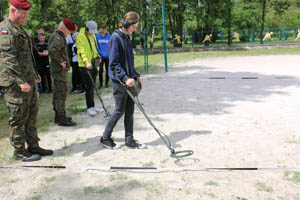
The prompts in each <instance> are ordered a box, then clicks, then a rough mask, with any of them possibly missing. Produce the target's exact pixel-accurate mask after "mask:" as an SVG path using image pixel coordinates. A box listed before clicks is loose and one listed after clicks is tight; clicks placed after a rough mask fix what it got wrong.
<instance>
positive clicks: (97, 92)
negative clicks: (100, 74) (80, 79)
mask: <svg viewBox="0 0 300 200" xmlns="http://www.w3.org/2000/svg"><path fill="white" fill-rule="evenodd" d="M87 73H88V76H89V77H90V79H91V81H92V84H93V87H94V89H95V90H96V94H97V96H98V98H99V100H100V103H101V104H102V108H103V110H104V112H105V116H104V117H109V116H110V113H109V112H108V110H107V109H106V108H105V106H104V103H103V100H102V99H101V97H100V93H99V91H98V89H97V87H96V85H95V82H94V80H93V77H92V75H91V73H90V71H89V70H87Z"/></svg>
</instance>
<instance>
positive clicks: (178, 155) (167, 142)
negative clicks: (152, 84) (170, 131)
mask: <svg viewBox="0 0 300 200" xmlns="http://www.w3.org/2000/svg"><path fill="white" fill-rule="evenodd" d="M115 77H117V76H115ZM117 79H118V80H119V82H120V83H121V85H122V86H123V88H124V89H125V90H126V92H127V94H128V95H129V96H130V98H131V99H132V100H133V101H134V102H135V104H136V105H137V107H138V109H139V110H140V111H141V112H142V113H143V115H144V117H145V118H146V119H147V121H148V123H149V124H150V125H151V126H152V128H153V129H154V130H155V131H156V133H157V134H158V135H159V137H160V138H161V139H162V141H163V142H164V143H165V145H166V146H167V147H168V149H169V150H170V151H171V155H170V156H171V157H172V158H183V157H186V156H190V155H192V154H193V153H194V152H193V151H191V150H184V151H178V152H176V151H175V150H174V148H173V147H172V145H171V142H170V140H169V139H168V137H167V136H166V135H165V137H164V136H163V135H162V133H161V131H160V130H159V129H158V128H156V126H155V125H154V124H153V122H152V121H151V119H150V118H149V117H148V115H147V114H146V112H145V110H144V108H143V107H142V105H141V104H140V102H139V100H138V97H135V96H134V95H133V94H132V93H131V92H130V90H129V89H128V87H127V85H125V84H124V83H123V82H122V81H121V80H120V79H119V78H118V77H117Z"/></svg>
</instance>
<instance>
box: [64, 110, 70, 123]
mask: <svg viewBox="0 0 300 200" xmlns="http://www.w3.org/2000/svg"><path fill="white" fill-rule="evenodd" d="M64 117H65V118H66V119H67V120H70V121H72V117H67V115H66V112H64Z"/></svg>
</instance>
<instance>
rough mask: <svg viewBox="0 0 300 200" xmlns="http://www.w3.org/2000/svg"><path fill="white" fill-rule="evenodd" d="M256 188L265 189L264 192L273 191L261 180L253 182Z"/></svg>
mask: <svg viewBox="0 0 300 200" xmlns="http://www.w3.org/2000/svg"><path fill="white" fill-rule="evenodd" d="M255 186H256V188H257V190H258V191H265V192H273V188H272V187H271V186H267V185H266V184H265V183H263V182H259V181H258V182H257V183H256V184H255Z"/></svg>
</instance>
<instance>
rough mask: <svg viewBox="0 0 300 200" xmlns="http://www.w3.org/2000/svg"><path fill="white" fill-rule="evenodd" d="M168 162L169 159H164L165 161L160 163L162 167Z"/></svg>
mask: <svg viewBox="0 0 300 200" xmlns="http://www.w3.org/2000/svg"><path fill="white" fill-rule="evenodd" d="M168 160H169V158H166V159H164V160H161V161H160V164H161V165H163V164H166V162H168Z"/></svg>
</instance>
